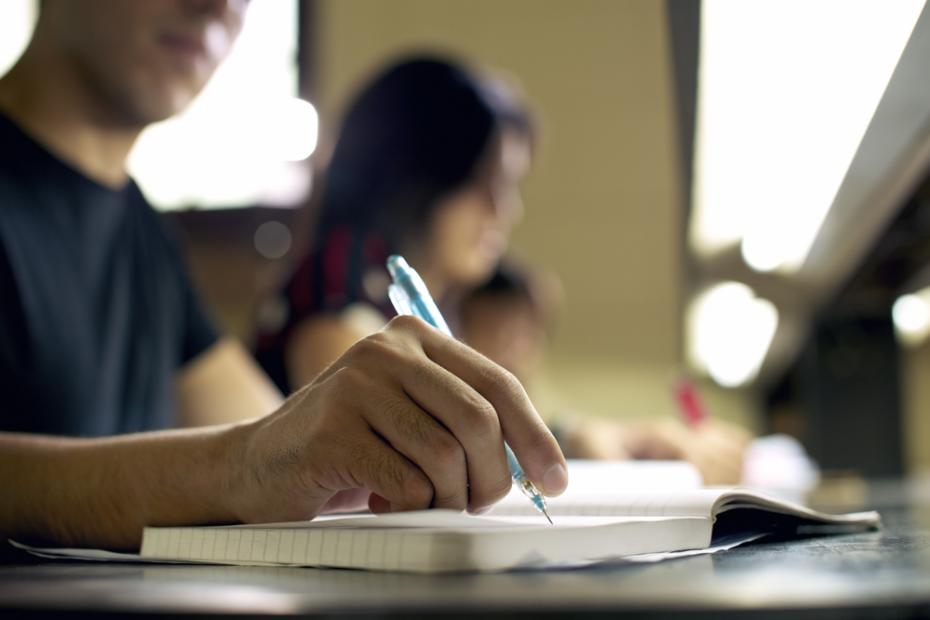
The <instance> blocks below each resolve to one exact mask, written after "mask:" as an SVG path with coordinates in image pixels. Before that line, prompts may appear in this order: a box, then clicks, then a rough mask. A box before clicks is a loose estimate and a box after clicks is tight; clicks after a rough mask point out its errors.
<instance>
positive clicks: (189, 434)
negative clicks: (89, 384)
mask: <svg viewBox="0 0 930 620" xmlns="http://www.w3.org/2000/svg"><path fill="white" fill-rule="evenodd" d="M236 432H239V431H237V430H236V429H234V428H232V427H214V428H209V429H197V430H193V431H166V432H158V433H140V434H137V435H123V436H120V437H113V438H105V439H72V438H61V437H48V436H40V435H28V434H16V433H0V493H2V494H3V498H4V499H3V502H2V504H0V538H2V539H6V538H16V539H27V540H28V539H39V540H45V541H52V542H54V543H57V544H61V545H70V546H82V547H84V546H89V547H105V548H114V549H130V548H134V547H137V546H138V544H139V541H140V536H141V534H142V527H143V526H145V525H158V524H164V525H167V524H169V523H223V522H229V521H231V520H233V518H234V515H233V514H232V513H231V512H230V511H229V509H228V508H227V507H226V501H225V496H226V495H227V494H229V493H230V492H231V491H232V488H231V482H230V480H229V471H230V470H229V468H228V463H229V462H230V459H231V458H233V457H232V455H231V454H229V452H230V450H232V449H234V446H235V444H236V442H235V441H234V440H233V435H234V434H235V433H236Z"/></svg>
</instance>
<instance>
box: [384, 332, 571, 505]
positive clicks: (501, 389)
mask: <svg viewBox="0 0 930 620" xmlns="http://www.w3.org/2000/svg"><path fill="white" fill-rule="evenodd" d="M391 326H392V327H393V328H394V329H396V330H410V331H412V332H414V333H415V337H416V338H417V339H418V340H419V342H420V343H421V344H422V347H423V351H424V352H425V353H426V356H427V357H429V358H430V359H431V360H433V361H434V362H436V363H437V364H439V365H440V366H442V367H443V368H445V369H446V370H448V371H449V372H450V373H452V374H453V375H456V376H457V377H459V378H460V379H462V380H463V381H464V382H465V383H467V384H468V385H470V386H471V387H472V388H473V389H474V390H475V391H476V392H478V394H480V395H481V396H483V397H484V399H485V400H487V401H488V402H489V403H491V405H492V406H493V407H494V410H495V412H496V413H497V417H498V419H499V420H500V425H501V429H502V431H503V435H504V439H506V441H507V442H508V443H509V444H510V447H511V448H513V450H514V453H515V454H516V455H517V459H519V461H520V464H521V465H522V466H523V470H524V472H525V473H526V475H527V476H528V477H529V478H530V480H532V481H533V483H535V484H536V485H537V486H538V487H539V488H540V490H542V491H543V492H544V493H545V494H547V495H559V494H561V493H562V492H563V491H564V490H565V487H566V486H568V470H567V469H566V466H565V457H564V456H563V455H562V450H561V449H560V448H559V444H558V443H557V442H556V440H555V437H553V436H552V433H550V432H549V429H548V428H547V427H546V425H545V423H544V422H543V421H542V419H541V418H540V417H539V414H538V413H536V409H535V408H534V407H533V404H532V403H531V402H530V399H529V397H528V396H527V394H526V390H524V389H523V386H522V385H521V384H520V382H519V381H517V379H516V378H515V377H514V376H513V375H512V374H511V373H509V372H507V371H506V370H504V369H503V368H501V367H500V366H498V365H497V364H495V363H494V362H492V361H491V360H489V359H487V358H486V357H484V356H483V355H481V354H480V353H478V352H477V351H474V350H473V349H471V348H469V347H468V346H466V345H465V344H462V343H461V342H458V341H457V340H454V339H452V338H449V337H447V336H445V335H444V334H442V333H441V332H439V331H437V330H435V329H432V328H431V327H429V326H428V325H426V324H425V323H423V322H422V321H416V322H413V321H410V320H408V321H404V322H399V321H398V320H397V319H395V321H392V323H391Z"/></svg>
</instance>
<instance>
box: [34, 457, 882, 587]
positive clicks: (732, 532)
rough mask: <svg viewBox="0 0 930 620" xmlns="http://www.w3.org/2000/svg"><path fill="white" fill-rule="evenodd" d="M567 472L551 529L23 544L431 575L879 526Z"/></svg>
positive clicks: (399, 525) (444, 524) (749, 497)
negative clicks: (118, 546)
mask: <svg viewBox="0 0 930 620" xmlns="http://www.w3.org/2000/svg"><path fill="white" fill-rule="evenodd" d="M571 469H572V471H571V475H572V478H573V482H572V487H571V488H572V489H573V491H572V492H570V493H566V495H565V496H563V497H560V498H553V499H552V500H550V503H549V506H550V509H551V510H550V512H551V514H552V516H553V521H554V522H555V525H549V524H548V523H547V522H546V521H545V520H544V518H543V517H541V516H540V515H538V514H535V513H534V512H533V509H532V507H531V506H529V504H528V502H527V500H526V498H524V497H523V496H522V495H517V494H513V495H511V496H508V497H507V498H506V499H505V500H504V501H502V502H501V503H500V504H498V505H497V506H496V507H495V508H494V509H493V510H492V511H491V512H489V513H487V514H486V515H483V516H470V515H464V514H459V513H455V512H451V511H441V510H432V511H422V512H410V513H399V514H393V515H384V516H377V517H376V516H372V515H351V516H341V517H322V518H318V519H315V520H314V521H310V522H298V523H281V524H263V525H234V526H207V527H162V528H146V530H145V534H144V537H143V543H142V549H141V552H140V554H139V556H130V555H127V554H109V555H103V554H98V555H94V554H93V553H89V552H88V551H86V550H73V551H72V552H69V551H67V550H51V549H44V550H38V549H34V550H33V551H36V552H40V553H45V554H47V555H52V556H54V557H84V558H89V559H117V560H119V559H123V560H125V559H135V560H137V561H138V560H143V561H146V560H148V561H175V562H177V561H181V562H195V563H220V564H250V565H290V566H326V567H339V568H358V569H370V570H392V571H407V572H420V573H438V572H464V571H498V570H508V569H515V568H535V567H552V566H577V565H584V564H589V563H592V562H605V561H616V560H618V559H632V560H636V559H649V560H656V559H663V558H665V557H674V556H675V555H678V554H681V553H685V554H687V553H694V552H702V551H707V550H715V549H718V548H723V547H725V546H727V544H728V543H729V545H730V546H732V544H733V543H734V542H743V541H746V540H752V539H755V538H759V537H762V536H765V535H776V536H779V537H799V536H808V535H821V534H835V533H846V532H856V531H863V530H867V529H872V528H876V527H878V524H879V517H878V515H877V514H876V513H874V512H869V513H858V514H850V515H840V516H833V515H826V514H823V513H819V512H815V511H812V510H809V509H807V508H804V507H802V506H798V505H794V504H789V503H786V502H782V501H779V500H775V499H772V498H769V497H766V496H764V495H760V494H757V493H751V492H748V491H741V490H737V489H702V488H698V487H697V486H696V485H695V484H693V479H688V478H686V477H685V476H684V475H682V476H680V477H679V478H678V479H677V482H676V481H675V480H672V479H669V480H668V481H667V487H660V488H663V490H662V491H661V492H657V491H649V490H645V489H640V490H626V491H624V492H616V491H609V490H608V491H607V495H606V496H605V491H604V487H603V486H601V485H599V484H593V483H592V481H594V480H595V479H597V478H602V477H603V476H604V474H605V472H607V473H609V472H611V471H613V473H615V474H617V473H618V472H619V474H622V473H623V472H622V471H620V470H616V469H614V470H611V469H610V466H607V467H604V468H597V467H593V468H592V467H591V466H584V467H583V468H582V469H584V470H585V472H586V474H587V475H579V474H580V473H581V472H580V471H579V466H577V465H576V466H575V467H573V468H571ZM668 473H669V472H664V474H668ZM664 474H663V475H664ZM634 486H635V485H634ZM612 488H613V489H616V488H617V486H616V484H614V485H612ZM623 488H628V487H626V486H624V487H623ZM653 488H656V487H653ZM592 500H594V501H592Z"/></svg>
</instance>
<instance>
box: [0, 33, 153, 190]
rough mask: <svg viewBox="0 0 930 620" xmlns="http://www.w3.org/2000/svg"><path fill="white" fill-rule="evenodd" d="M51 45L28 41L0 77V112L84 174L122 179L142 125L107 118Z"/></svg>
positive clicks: (112, 181)
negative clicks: (121, 122)
mask: <svg viewBox="0 0 930 620" xmlns="http://www.w3.org/2000/svg"><path fill="white" fill-rule="evenodd" d="M66 62H67V61H66V59H64V58H56V57H55V54H54V53H53V51H52V50H46V49H43V48H41V47H40V46H30V48H29V49H27V50H26V53H25V54H23V57H22V58H21V59H20V60H19V62H17V63H16V66H14V67H13V68H12V69H11V70H10V72H9V73H8V74H7V75H6V76H4V77H3V79H0V111H2V112H3V113H4V114H6V115H7V116H9V117H10V118H11V119H12V120H13V121H15V122H16V124H18V125H19V126H20V127H21V128H22V129H23V130H24V131H26V132H27V133H29V135H30V136H32V137H33V139H35V140H36V141H37V142H39V143H40V144H42V145H43V146H44V147H45V148H47V149H48V150H49V151H51V152H52V153H54V154H55V155H56V156H58V157H59V158H61V159H62V160H63V161H65V162H67V163H68V164H70V165H72V166H74V167H75V168H76V169H77V170H79V171H80V172H81V173H83V174H84V175H86V176H87V177H89V178H91V179H93V180H94V181H97V182H98V183H101V184H103V185H107V186H109V187H113V188H119V187H122V186H123V185H125V183H126V179H127V176H126V159H127V157H128V156H129V151H130V150H131V149H132V145H133V144H134V143H135V140H136V138H137V137H138V136H139V133H140V132H141V131H142V129H143V128H142V127H127V126H125V125H119V124H117V123H107V122H106V114H105V111H104V110H102V109H101V107H100V106H99V104H98V103H97V102H96V101H95V98H94V97H93V94H92V93H91V92H89V91H88V86H87V84H86V83H82V80H81V78H80V76H79V75H78V74H77V72H75V71H74V70H73V68H71V67H69V66H67V64H66Z"/></svg>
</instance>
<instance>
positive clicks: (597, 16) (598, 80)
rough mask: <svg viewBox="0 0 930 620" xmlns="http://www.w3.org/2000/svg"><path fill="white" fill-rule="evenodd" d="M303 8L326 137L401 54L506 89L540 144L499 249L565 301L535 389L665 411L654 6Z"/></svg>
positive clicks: (670, 295)
mask: <svg viewBox="0 0 930 620" xmlns="http://www.w3.org/2000/svg"><path fill="white" fill-rule="evenodd" d="M318 7H319V13H318V18H319V20H320V21H319V23H318V32H319V33H320V34H319V39H318V41H317V43H316V53H317V66H318V71H319V74H318V79H319V82H318V92H319V93H320V101H318V103H319V104H320V108H321V115H322V122H323V125H324V127H325V128H328V129H330V130H332V129H333V128H334V127H333V125H334V123H336V122H338V118H339V113H340V111H341V110H342V106H343V104H344V103H345V101H346V98H347V97H348V95H349V94H350V93H351V92H353V91H354V90H355V89H356V88H357V87H358V85H359V83H360V81H362V80H363V79H364V78H365V77H366V76H368V75H369V74H370V72H371V71H373V70H374V69H375V68H377V67H379V66H380V65H382V64H383V63H384V62H386V61H387V60H388V59H389V58H391V57H392V56H394V55H396V54H398V53H402V52H405V51H410V50H415V49H422V48H431V49H443V50H451V51H453V52H455V53H457V54H459V55H461V56H463V57H465V58H467V59H470V60H472V61H474V62H475V63H477V64H479V65H486V66H491V67H495V68H498V69H504V70H506V71H508V72H510V73H511V74H513V75H514V76H516V77H517V78H518V79H519V81H520V83H521V84H522V86H523V87H524V89H525V91H526V93H527V95H528V96H529V98H530V99H531V100H532V102H533V104H534V105H535V107H536V109H537V110H538V112H539V113H540V115H541V117H542V121H543V130H544V137H543V145H542V148H541V150H540V154H539V157H538V159H537V162H536V165H535V168H534V171H533V172H532V174H531V176H530V178H529V179H528V181H527V183H526V185H525V193H524V200H525V202H526V205H527V210H526V217H525V219H524V221H523V223H522V224H521V225H520V227H519V228H518V230H517V231H516V234H515V238H514V248H515V250H516V251H517V252H518V253H519V254H520V255H521V256H523V257H524V258H526V259H528V260H530V261H532V262H534V263H536V264H539V265H542V266H545V267H546V268H548V269H550V270H552V271H554V272H555V273H557V274H558V275H559V276H560V277H561V279H562V281H563V284H564V286H565V291H566V306H565V308H564V312H563V314H562V317H561V320H560V322H559V328H558V330H557V333H556V337H555V341H554V343H553V349H552V355H551V364H550V368H549V372H548V373H547V376H548V377H549V378H550V379H551V380H552V382H553V383H554V384H556V385H557V387H558V389H560V390H561V391H562V392H563V396H564V397H565V398H564V399H560V400H568V401H570V402H571V404H572V405H573V407H577V408H581V409H591V410H596V411H621V412H624V413H655V412H661V413H665V412H670V411H673V410H674V408H673V406H672V401H671V399H670V398H669V384H670V381H671V378H672V377H673V376H674V374H675V369H676V368H677V366H678V361H679V348H680V322H679V319H678V316H679V303H680V300H679V291H680V289H681V286H680V285H681V268H680V259H679V246H678V230H679V226H680V223H679V217H680V213H681V209H680V206H679V204H678V200H679V191H680V188H679V183H678V171H677V169H676V166H677V163H676V162H677V159H676V157H677V152H676V151H675V146H674V142H675V134H674V131H675V129H674V123H673V102H674V99H673V93H672V80H671V67H670V54H669V48H668V33H667V28H666V21H665V19H666V15H665V3H664V2H659V1H657V0H623V1H621V0H571V1H565V0H507V1H501V0H469V1H468V2H459V1H456V2H453V1H449V0H391V1H389V2H381V1H378V0H320V1H319V3H318ZM736 406H737V408H739V407H741V406H742V403H741V401H740V402H739V403H738V404H737V405H736ZM730 417H733V416H730Z"/></svg>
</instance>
